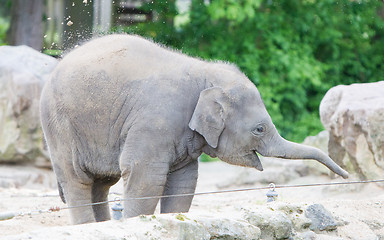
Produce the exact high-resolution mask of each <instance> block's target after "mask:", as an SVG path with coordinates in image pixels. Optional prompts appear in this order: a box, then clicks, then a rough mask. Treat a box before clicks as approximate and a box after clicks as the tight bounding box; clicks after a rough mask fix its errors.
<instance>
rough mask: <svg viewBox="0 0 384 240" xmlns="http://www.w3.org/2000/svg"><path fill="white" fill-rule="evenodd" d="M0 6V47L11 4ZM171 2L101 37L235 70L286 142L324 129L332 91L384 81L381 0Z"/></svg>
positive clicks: (4, 0) (154, 4) (150, 7)
mask: <svg viewBox="0 0 384 240" xmlns="http://www.w3.org/2000/svg"><path fill="white" fill-rule="evenodd" d="M183 2H187V1H183ZM0 4H1V9H0V44H7V29H8V28H9V26H10V21H11V16H10V15H11V14H10V9H11V5H12V1H11V0H0ZM177 4H178V2H176V1H175V0H170V1H159V0H157V1H144V2H143V4H142V5H141V6H140V7H139V8H140V9H141V10H142V11H144V12H145V11H150V12H155V13H156V17H155V18H152V19H151V20H150V21H143V22H139V23H135V24H128V25H124V24H113V25H112V26H111V28H110V30H109V31H108V33H110V32H127V33H135V34H139V35H143V36H146V37H148V38H152V39H154V40H155V41H156V42H160V43H163V44H165V45H167V46H170V47H172V48H176V49H180V50H181V51H182V52H184V53H186V54H188V55H192V56H197V57H200V58H203V59H208V60H224V61H228V62H231V63H234V64H236V65H238V66H239V67H240V68H241V70H242V71H243V72H244V73H245V74H246V75H247V76H248V77H249V79H250V80H251V81H252V82H253V83H255V85H256V86H257V87H258V89H259V91H260V93H261V95H262V97H263V99H264V102H265V105H266V107H267V109H268V111H269V113H270V115H271V117H272V120H273V121H274V123H275V125H276V127H277V128H278V130H279V132H280V134H281V135H282V136H283V137H285V138H287V139H289V140H293V141H298V142H301V141H303V140H304V138H305V137H306V136H309V135H316V134H317V133H318V132H320V131H321V130H323V127H322V124H321V122H320V119H319V103H320V101H321V99H322V98H323V96H324V94H325V93H326V91H327V90H329V89H330V88H331V87H333V86H336V85H339V84H351V83H362V82H375V81H380V80H384V4H383V1H378V0H375V1H373V0H365V1H364V0H361V1H356V0H281V1H275V0H238V1H237V0H211V1H203V0H192V1H188V8H187V9H186V10H185V11H180V9H178V7H177V6H178V5H177ZM43 19H44V21H46V19H47V16H43ZM50 46H54V45H53V44H51V43H47V42H45V43H44V50H45V52H48V51H47V50H50V51H61V50H65V49H52V48H51V47H50Z"/></svg>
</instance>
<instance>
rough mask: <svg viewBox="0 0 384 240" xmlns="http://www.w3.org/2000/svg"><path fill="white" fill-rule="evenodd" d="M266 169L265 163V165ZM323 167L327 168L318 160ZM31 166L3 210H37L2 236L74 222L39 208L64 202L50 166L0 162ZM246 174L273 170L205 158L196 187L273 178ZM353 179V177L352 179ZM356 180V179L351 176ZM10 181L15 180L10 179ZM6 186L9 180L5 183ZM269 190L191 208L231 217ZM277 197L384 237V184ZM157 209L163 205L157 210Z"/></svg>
mask: <svg viewBox="0 0 384 240" xmlns="http://www.w3.org/2000/svg"><path fill="white" fill-rule="evenodd" d="M264 167H265V169H266V166H264ZM319 167H322V166H320V165H319ZM23 171H24V172H26V171H31V172H33V173H34V174H32V175H31V176H29V180H28V184H24V185H23V186H18V185H21V183H16V184H12V183H11V184H9V183H8V186H3V187H1V186H0V214H2V213H5V212H9V211H11V212H24V213H28V212H31V211H32V213H33V214H32V215H29V214H26V215H24V216H17V217H15V218H13V219H10V220H4V221H0V237H4V236H9V235H15V234H20V233H25V232H30V231H33V230H37V229H41V228H49V227H52V226H65V225H69V216H68V210H62V211H59V212H53V213H42V214H38V213H37V212H36V211H38V210H47V209H49V208H50V207H54V206H59V207H63V206H65V205H64V204H63V203H62V202H61V200H60V198H59V196H58V193H57V190H56V188H55V178H54V176H53V173H52V172H51V171H49V170H42V169H40V170H36V169H32V170H31V169H30V168H28V167H25V168H24V169H23V167H17V166H0V175H4V174H5V173H6V174H8V175H15V174H16V175H17V174H20V175H22V174H21V173H20V172H23ZM245 171H246V173H247V174H251V175H253V174H255V175H257V174H260V175H263V174H264V175H265V178H266V179H268V174H270V172H269V173H268V172H258V171H257V170H254V171H253V170H246V169H244V168H241V167H237V166H231V165H228V164H226V163H223V162H214V163H200V167H199V180H198V186H197V190H196V191H197V192H206V191H215V190H223V187H224V189H239V188H250V187H266V186H268V183H260V182H253V183H248V184H245V183H244V182H241V181H240V182H239V181H238V178H239V176H242V175H244V173H245ZM350 180H351V179H348V181H350ZM352 180H353V179H352ZM342 181H346V180H343V179H341V178H336V179H331V178H329V177H327V176H323V175H318V174H315V175H312V174H311V175H308V176H306V177H298V178H295V179H291V180H290V181H289V182H287V183H284V184H308V183H329V182H342ZM10 182H11V181H10ZM3 185H7V184H3ZM111 192H112V194H110V199H114V198H115V197H119V195H118V194H116V193H121V192H122V183H121V182H119V183H117V184H116V185H115V186H113V187H112V189H111ZM266 192H267V190H256V191H247V192H236V193H222V194H212V195H202V196H196V197H195V198H194V200H193V204H192V207H191V209H190V212H191V213H193V214H201V215H209V214H210V215H214V214H215V213H220V214H224V215H226V216H228V217H230V216H231V214H233V211H235V209H236V208H235V206H241V207H242V206H244V207H248V208H252V206H254V205H260V204H265V202H266V199H267V198H266V196H265V194H266ZM277 192H278V194H279V197H278V201H281V202H287V203H298V204H311V203H321V204H323V205H324V207H325V208H326V209H327V210H328V211H330V212H331V213H332V214H333V215H334V217H335V218H337V219H338V220H339V221H342V222H344V223H345V224H344V226H340V227H338V230H337V231H336V232H334V233H332V234H333V235H334V236H338V237H341V238H342V239H379V240H380V239H384V188H382V187H379V186H378V185H376V184H374V183H370V184H354V185H339V186H318V187H302V188H284V189H277ZM120 197H121V196H120ZM157 211H158V210H157Z"/></svg>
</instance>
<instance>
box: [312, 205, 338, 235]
mask: <svg viewBox="0 0 384 240" xmlns="http://www.w3.org/2000/svg"><path fill="white" fill-rule="evenodd" d="M305 216H306V217H307V218H309V219H311V220H312V224H311V225H310V226H309V228H310V229H311V230H312V231H314V232H320V231H332V230H335V229H336V228H337V222H336V221H335V219H334V218H333V216H332V214H331V213H329V212H328V211H327V210H325V208H324V207H323V205H321V204H313V205H310V206H308V207H307V209H306V210H305Z"/></svg>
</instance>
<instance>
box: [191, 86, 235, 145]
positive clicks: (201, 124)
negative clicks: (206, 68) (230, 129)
mask: <svg viewBox="0 0 384 240" xmlns="http://www.w3.org/2000/svg"><path fill="white" fill-rule="evenodd" d="M227 99H228V98H227V96H226V94H225V93H224V91H223V89H222V88H220V87H212V88H207V89H205V90H203V91H202V92H201V93H200V97H199V100H198V102H197V105H196V108H195V111H194V112H193V115H192V118H191V120H190V122H189V127H190V128H191V129H192V130H193V131H197V132H198V133H200V134H201V135H202V136H203V137H204V138H205V140H206V141H207V143H208V144H209V145H210V146H211V147H213V148H216V147H217V145H218V142H219V137H220V135H221V133H222V132H223V130H224V126H225V124H224V122H225V118H226V112H227V111H226V106H227V104H226V102H227Z"/></svg>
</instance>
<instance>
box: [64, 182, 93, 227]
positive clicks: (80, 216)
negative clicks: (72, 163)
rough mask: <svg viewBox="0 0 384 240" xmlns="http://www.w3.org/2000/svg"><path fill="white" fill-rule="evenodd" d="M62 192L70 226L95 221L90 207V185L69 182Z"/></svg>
mask: <svg viewBox="0 0 384 240" xmlns="http://www.w3.org/2000/svg"><path fill="white" fill-rule="evenodd" d="M63 190H64V194H65V200H66V202H67V205H68V207H69V216H70V219H71V223H72V224H82V223H91V222H95V221H96V219H95V217H94V212H93V207H92V206H91V205H90V204H91V203H92V185H89V184H82V183H79V182H73V181H71V182H70V183H67V184H66V185H65V186H63Z"/></svg>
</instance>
